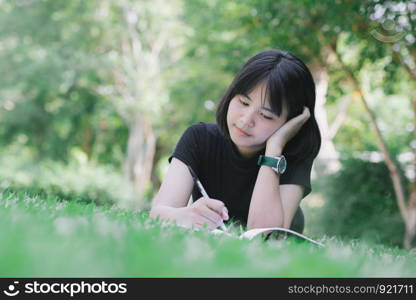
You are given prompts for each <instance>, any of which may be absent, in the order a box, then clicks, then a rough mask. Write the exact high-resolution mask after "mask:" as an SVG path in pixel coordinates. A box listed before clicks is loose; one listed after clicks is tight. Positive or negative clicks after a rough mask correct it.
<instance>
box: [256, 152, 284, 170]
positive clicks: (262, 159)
mask: <svg viewBox="0 0 416 300" xmlns="http://www.w3.org/2000/svg"><path fill="white" fill-rule="evenodd" d="M257 164H258V165H259V166H268V167H271V168H272V169H273V170H274V171H275V172H276V173H279V174H283V173H284V172H285V171H286V158H285V157H284V156H283V155H282V156H279V157H270V156H264V155H260V156H259V159H258V161H257Z"/></svg>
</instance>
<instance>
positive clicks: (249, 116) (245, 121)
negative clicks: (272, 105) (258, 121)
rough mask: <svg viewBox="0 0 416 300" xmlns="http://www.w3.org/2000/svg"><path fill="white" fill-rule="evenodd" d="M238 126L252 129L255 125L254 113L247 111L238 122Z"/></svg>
mask: <svg viewBox="0 0 416 300" xmlns="http://www.w3.org/2000/svg"><path fill="white" fill-rule="evenodd" d="M238 121H239V124H238V126H239V127H241V128H251V127H253V125H254V112H252V111H249V110H248V111H245V112H244V113H243V114H242V115H241V117H240V119H239V120H238Z"/></svg>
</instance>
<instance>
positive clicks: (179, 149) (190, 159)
mask: <svg viewBox="0 0 416 300" xmlns="http://www.w3.org/2000/svg"><path fill="white" fill-rule="evenodd" d="M201 130H203V125H202V124H201V123H198V124H194V125H192V126H190V127H188V128H187V129H186V130H185V132H184V133H183V134H182V136H181V138H180V139H179V141H178V143H177V144H176V147H175V150H174V151H173V153H172V155H171V156H170V157H169V159H168V160H169V163H170V162H171V161H172V158H173V157H175V158H177V159H179V160H180V161H182V162H183V163H184V164H186V165H188V166H190V167H191V168H192V170H193V171H194V172H195V173H196V174H198V173H199V169H200V165H201V164H200V162H201V159H202V157H201V148H202V147H201V145H200V139H201V138H202V137H201V134H202V133H201Z"/></svg>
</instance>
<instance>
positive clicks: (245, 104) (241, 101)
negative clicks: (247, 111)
mask: <svg viewBox="0 0 416 300" xmlns="http://www.w3.org/2000/svg"><path fill="white" fill-rule="evenodd" d="M238 100H239V101H240V103H241V104H243V105H244V106H247V105H248V103H247V102H244V101H243V100H241V99H238Z"/></svg>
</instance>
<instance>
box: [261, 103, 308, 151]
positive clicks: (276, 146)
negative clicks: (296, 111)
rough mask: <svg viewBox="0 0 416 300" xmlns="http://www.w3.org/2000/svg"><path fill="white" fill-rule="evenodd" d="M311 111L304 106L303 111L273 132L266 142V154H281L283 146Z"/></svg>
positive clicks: (296, 131)
mask: <svg viewBox="0 0 416 300" xmlns="http://www.w3.org/2000/svg"><path fill="white" fill-rule="evenodd" d="M310 116H311V113H310V111H309V109H308V108H307V107H306V106H305V107H304V108H303V112H302V113H301V114H300V115H299V116H296V117H294V118H293V119H291V120H289V121H288V122H286V123H285V124H284V125H283V126H282V127H280V128H279V129H277V130H276V132H275V133H273V134H272V135H271V136H270V137H269V139H268V140H267V143H266V152H265V155H266V156H279V155H281V154H282V151H283V148H284V147H285V145H286V144H287V142H289V141H290V139H291V138H293V137H294V136H295V135H296V133H298V131H299V130H300V129H301V128H302V126H303V124H305V122H306V121H307V120H308V119H309V117H310Z"/></svg>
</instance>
